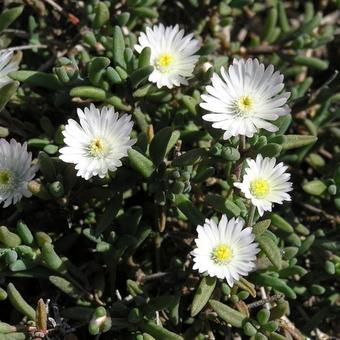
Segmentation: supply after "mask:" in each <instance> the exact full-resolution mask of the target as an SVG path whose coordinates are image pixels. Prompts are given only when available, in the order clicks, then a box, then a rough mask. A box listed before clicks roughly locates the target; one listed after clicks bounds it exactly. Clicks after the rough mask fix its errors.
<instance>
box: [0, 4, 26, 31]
mask: <svg viewBox="0 0 340 340" xmlns="http://www.w3.org/2000/svg"><path fill="white" fill-rule="evenodd" d="M23 9H24V6H17V7H13V8H10V9H5V10H4V11H3V12H2V13H1V14H0V33H1V32H2V31H3V30H4V29H5V28H7V27H8V26H9V25H10V24H11V23H12V22H13V21H14V20H16V19H17V18H18V17H19V16H20V14H21V13H22V11H23Z"/></svg>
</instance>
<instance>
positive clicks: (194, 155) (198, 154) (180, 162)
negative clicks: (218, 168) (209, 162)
mask: <svg viewBox="0 0 340 340" xmlns="http://www.w3.org/2000/svg"><path fill="white" fill-rule="evenodd" d="M206 153H207V151H206V150H205V149H192V150H189V151H187V152H185V153H184V154H182V155H180V156H179V157H177V158H175V159H174V160H173V161H172V165H173V166H188V165H193V164H195V163H196V162H199V161H200V160H201V158H202V157H203V156H204V155H205V154H206Z"/></svg>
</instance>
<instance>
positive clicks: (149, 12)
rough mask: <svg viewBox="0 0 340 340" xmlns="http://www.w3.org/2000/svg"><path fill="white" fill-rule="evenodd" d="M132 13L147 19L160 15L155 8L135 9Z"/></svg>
mask: <svg viewBox="0 0 340 340" xmlns="http://www.w3.org/2000/svg"><path fill="white" fill-rule="evenodd" d="M132 13H133V14H135V15H138V16H141V17H146V18H157V17H158V13H157V11H156V10H154V9H153V8H149V7H135V8H133V9H132Z"/></svg>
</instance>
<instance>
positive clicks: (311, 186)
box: [302, 179, 327, 196]
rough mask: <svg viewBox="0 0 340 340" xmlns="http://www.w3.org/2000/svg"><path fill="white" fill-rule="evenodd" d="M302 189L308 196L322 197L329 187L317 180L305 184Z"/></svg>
mask: <svg viewBox="0 0 340 340" xmlns="http://www.w3.org/2000/svg"><path fill="white" fill-rule="evenodd" d="M302 188H303V190H304V191H305V192H306V193H307V194H310V195H314V196H320V195H322V194H323V193H324V192H325V191H326V190H327V185H326V184H325V183H324V182H323V181H320V180H318V179H315V180H314V181H310V182H307V183H306V184H304V185H303V186H302Z"/></svg>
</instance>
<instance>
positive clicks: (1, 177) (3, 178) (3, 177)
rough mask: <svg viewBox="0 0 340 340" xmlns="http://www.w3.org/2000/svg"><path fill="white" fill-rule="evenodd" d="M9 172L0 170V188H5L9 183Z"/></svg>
mask: <svg viewBox="0 0 340 340" xmlns="http://www.w3.org/2000/svg"><path fill="white" fill-rule="evenodd" d="M11 177H12V176H11V172H10V171H9V170H0V186H6V185H8V184H9V182H10V181H11Z"/></svg>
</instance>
